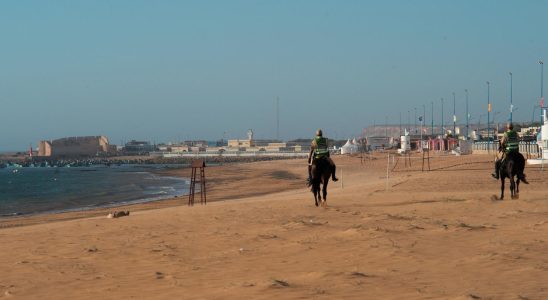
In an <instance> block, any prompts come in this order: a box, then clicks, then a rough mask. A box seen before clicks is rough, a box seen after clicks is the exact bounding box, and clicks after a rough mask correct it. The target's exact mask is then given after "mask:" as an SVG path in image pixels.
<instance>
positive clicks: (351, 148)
mask: <svg viewBox="0 0 548 300" xmlns="http://www.w3.org/2000/svg"><path fill="white" fill-rule="evenodd" d="M357 152H358V145H356V144H354V143H352V142H351V141H350V140H347V141H346V144H344V146H342V147H341V154H352V153H357Z"/></svg>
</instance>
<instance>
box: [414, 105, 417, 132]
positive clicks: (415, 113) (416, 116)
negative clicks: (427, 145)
mask: <svg viewBox="0 0 548 300" xmlns="http://www.w3.org/2000/svg"><path fill="white" fill-rule="evenodd" d="M414 109H415V134H417V108H416V107H415V108H414Z"/></svg>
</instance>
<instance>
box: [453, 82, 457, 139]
mask: <svg viewBox="0 0 548 300" xmlns="http://www.w3.org/2000/svg"><path fill="white" fill-rule="evenodd" d="M455 102H456V100H455V92H453V137H457V113H456V111H457V110H456V105H455Z"/></svg>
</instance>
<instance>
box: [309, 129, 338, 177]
mask: <svg viewBox="0 0 548 300" xmlns="http://www.w3.org/2000/svg"><path fill="white" fill-rule="evenodd" d="M317 159H326V160H327V161H328V162H329V164H330V165H331V168H333V172H332V173H331V179H332V180H333V181H337V180H339V179H338V178H337V177H335V169H336V168H337V167H336V166H335V163H334V162H333V160H332V159H331V157H329V149H328V148H327V138H324V137H323V132H322V130H321V129H318V130H317V131H316V137H315V138H314V139H313V140H312V144H311V145H310V153H309V154H308V181H307V182H308V186H310V185H311V184H312V162H313V161H314V160H317Z"/></svg>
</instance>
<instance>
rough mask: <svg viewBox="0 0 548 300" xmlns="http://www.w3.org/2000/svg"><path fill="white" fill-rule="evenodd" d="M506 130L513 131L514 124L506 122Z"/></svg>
mask: <svg viewBox="0 0 548 300" xmlns="http://www.w3.org/2000/svg"><path fill="white" fill-rule="evenodd" d="M506 128H508V130H514V124H512V122H508V123H507V124H506Z"/></svg>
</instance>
